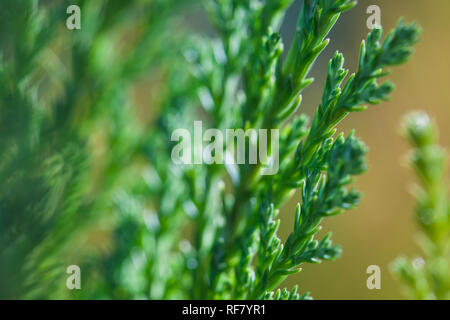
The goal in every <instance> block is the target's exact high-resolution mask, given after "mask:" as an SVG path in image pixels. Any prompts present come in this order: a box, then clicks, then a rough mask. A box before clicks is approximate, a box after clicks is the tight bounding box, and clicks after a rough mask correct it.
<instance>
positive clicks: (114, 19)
mask: <svg viewBox="0 0 450 320" xmlns="http://www.w3.org/2000/svg"><path fill="white" fill-rule="evenodd" d="M292 2H293V1H292V0H267V1H259V0H248V1H242V0H205V1H203V3H204V5H205V8H206V9H207V12H208V15H209V17H210V21H211V23H212V25H213V26H214V28H215V30H216V32H217V35H218V37H217V38H213V39H212V38H210V37H206V36H195V37H186V38H183V37H181V36H180V37H175V36H173V35H172V33H171V32H173V30H174V25H173V19H166V18H171V17H174V16H175V17H176V16H177V15H176V11H175V10H174V9H175V8H176V6H178V5H181V4H185V1H182V0H179V1H176V0H172V1H168V0H145V1H136V2H132V1H119V0H109V1H108V0H105V1H79V5H80V7H81V8H82V12H83V18H82V19H83V20H82V21H83V22H82V24H83V28H82V30H83V31H82V32H77V31H75V32H69V31H68V30H66V29H64V27H63V23H62V22H63V21H64V17H65V16H64V13H65V8H66V7H67V5H68V3H67V2H65V1H63V2H61V3H60V4H58V5H55V4H51V3H49V2H47V1H27V0H17V1H2V2H1V4H0V5H1V6H0V13H1V14H3V15H4V16H5V19H3V18H2V19H0V30H1V32H3V33H1V35H0V41H1V47H0V49H1V59H0V144H1V147H2V148H3V150H4V151H3V152H2V154H1V155H0V177H1V178H3V179H2V181H3V183H2V185H1V189H0V219H1V220H0V228H1V230H0V246H1V247H0V261H1V262H2V263H1V264H0V295H1V297H6V298H17V297H32V298H33V297H41V298H42V297H43V298H50V297H63V298H65V297H68V296H69V297H81V298H122V299H133V298H134V299H136V298H151V299H173V298H178V299H188V298H193V299H199V298H208V299H225V298H233V299H250V298H252V299H305V298H309V296H308V294H303V293H302V294H300V293H298V292H297V289H296V288H293V289H291V290H287V289H283V290H277V287H278V286H279V285H280V284H281V283H282V281H283V280H284V279H285V278H286V277H287V276H288V275H290V274H293V273H296V272H298V271H300V269H299V266H300V265H302V264H304V263H316V262H320V261H321V260H332V259H335V258H337V257H338V255H339V253H340V249H339V248H338V247H337V246H334V245H332V243H331V240H330V235H327V236H325V237H324V238H323V239H320V241H319V240H316V239H315V237H316V234H317V232H318V231H319V229H320V223H321V221H322V220H323V219H324V218H326V217H329V216H332V215H336V214H339V213H341V212H342V211H344V210H348V209H351V208H353V207H354V206H356V205H357V204H358V201H359V194H358V193H357V192H356V191H354V190H348V189H347V188H348V186H349V185H350V184H351V182H352V178H353V177H354V176H356V175H359V174H361V173H362V172H363V171H364V170H365V160H364V156H365V153H366V151H367V150H366V147H365V146H364V145H363V144H362V142H361V141H359V140H358V139H357V138H356V137H355V134H354V133H350V134H348V135H347V136H345V135H344V134H342V133H341V134H337V129H336V126H337V125H338V124H339V123H340V122H341V121H342V120H343V119H344V118H345V117H346V116H348V115H349V114H350V113H352V112H356V111H362V110H364V109H365V107H363V105H365V104H376V103H379V102H381V101H383V100H386V99H387V98H388V96H389V94H390V92H391V91H392V89H393V86H392V84H391V83H390V82H384V83H381V84H379V83H378V82H379V81H380V80H381V78H382V77H384V76H385V75H386V74H387V72H386V68H388V67H391V66H394V65H397V64H400V63H403V62H405V61H406V60H407V59H408V57H409V56H410V54H411V53H412V46H413V45H414V44H415V42H416V41H417V37H418V33H419V31H418V28H417V26H416V25H414V24H403V23H402V22H399V24H398V25H397V27H396V28H395V29H394V30H393V31H391V32H390V33H388V35H387V36H386V37H385V39H384V40H383V41H382V31H381V30H379V29H375V30H373V31H372V32H371V33H370V34H369V36H368V38H367V40H366V41H365V42H363V43H362V45H361V50H360V59H359V64H358V70H357V71H356V73H355V74H353V75H351V76H349V77H347V73H348V71H347V70H346V69H345V68H344V58H343V56H342V54H340V53H336V54H335V55H334V56H333V58H332V59H331V61H330V63H329V68H328V74H327V80H326V83H325V87H324V90H323V95H322V101H321V103H320V104H319V106H318V107H317V109H316V112H315V115H314V118H313V121H312V124H311V125H308V120H307V117H306V116H305V115H303V114H302V113H300V112H299V111H298V110H299V107H300V102H301V93H302V92H303V90H304V89H306V88H307V87H308V86H309V85H310V84H311V83H312V81H313V80H312V79H311V78H308V73H309V71H310V69H311V68H312V66H313V64H314V62H315V61H316V59H317V57H318V56H319V54H320V53H321V52H322V51H323V50H324V48H325V47H326V45H327V43H328V40H327V39H326V36H327V34H328V33H329V31H330V30H331V28H332V27H333V26H334V24H335V23H336V21H337V20H338V18H339V16H340V14H341V13H342V12H345V11H347V10H349V9H350V8H352V7H353V6H354V5H355V2H353V1H350V0H333V1H332V0H314V1H312V0H305V1H303V7H302V10H301V12H300V16H299V19H298V26H297V31H296V34H295V38H294V41H293V44H292V46H291V48H290V50H289V51H288V52H287V55H286V58H283V56H282V54H283V51H284V49H283V43H282V41H281V36H280V34H279V32H278V30H279V29H280V25H281V22H282V20H283V17H284V15H285V13H286V11H287V10H288V8H289V6H290V5H291V4H292ZM186 3H189V4H192V3H193V2H192V1H189V2H186ZM2 24H4V25H2ZM4 30H13V31H14V34H13V35H9V34H8V33H5V32H4ZM130 35H132V36H130ZM124 39H127V40H128V41H126V42H125V43H123V41H124ZM168 39H169V40H170V41H168ZM65 48H69V49H65ZM174 48H175V49H174ZM181 52H183V53H184V57H185V58H186V59H185V60H184V59H181ZM51 61H57V63H53V64H52V63H50V62H51ZM146 74H150V75H151V76H150V78H151V80H152V81H153V84H152V87H156V90H157V93H158V94H157V95H158V99H155V100H156V101H151V102H148V104H149V105H147V106H146V107H147V108H151V109H152V111H153V112H154V116H155V117H156V120H155V121H154V122H152V121H148V122H145V121H144V123H142V122H141V121H139V120H142V119H140V116H139V111H142V110H141V109H143V108H142V107H140V108H139V107H138V106H136V103H135V100H134V99H133V98H132V94H131V91H132V89H133V88H135V87H136V85H137V83H138V81H139V80H140V79H142V78H141V76H143V75H146ZM155 83H156V84H155ZM144 109H145V108H144ZM199 118H201V119H202V120H204V122H205V123H207V126H208V127H209V128H218V129H227V128H229V129H237V128H244V129H247V128H254V129H281V134H280V141H279V154H280V167H279V172H278V173H277V174H276V175H273V176H264V175H261V174H260V169H261V166H260V165H252V164H245V165H239V166H233V165H217V164H214V165H185V166H179V165H175V164H174V163H173V162H172V160H171V151H172V147H173V143H172V142H171V134H172V132H173V131H174V130H175V129H178V128H191V127H192V124H193V121H194V120H196V119H199ZM269 132H270V131H269ZM268 140H269V141H271V139H270V137H269V139H268ZM248 143H250V142H249V141H247V144H248ZM226 149H227V151H232V150H231V146H226ZM273 149H275V147H274V146H271V145H269V146H268V150H269V153H270V152H276V150H273ZM298 189H300V190H301V201H300V202H301V203H300V204H299V206H298V208H297V210H296V213H295V221H294V225H293V231H292V233H291V234H290V235H289V237H288V238H287V240H286V241H285V242H284V243H282V241H281V240H280V239H279V238H278V236H277V229H278V226H279V223H280V221H279V220H277V214H278V211H279V208H280V207H281V205H282V204H283V202H284V201H285V200H286V199H287V198H288V197H289V196H290V195H291V194H292V193H293V192H294V191H295V190H298ZM98 237H100V238H102V237H105V238H107V239H111V240H112V243H113V244H112V245H111V246H110V247H109V246H108V248H106V249H103V248H99V247H98V244H97V242H98ZM85 248H88V249H85ZM5 261H8V263H3V262H5ZM69 264H78V265H80V266H81V268H82V270H83V277H84V279H86V278H87V279H88V280H87V281H86V280H85V281H84V284H85V287H84V289H83V290H81V291H80V292H78V293H77V292H70V293H69V292H68V291H67V290H66V289H65V281H64V279H63V278H61V276H62V275H63V273H64V271H65V267H66V266H67V265H69ZM36 279H37V280H38V281H35V280H36Z"/></svg>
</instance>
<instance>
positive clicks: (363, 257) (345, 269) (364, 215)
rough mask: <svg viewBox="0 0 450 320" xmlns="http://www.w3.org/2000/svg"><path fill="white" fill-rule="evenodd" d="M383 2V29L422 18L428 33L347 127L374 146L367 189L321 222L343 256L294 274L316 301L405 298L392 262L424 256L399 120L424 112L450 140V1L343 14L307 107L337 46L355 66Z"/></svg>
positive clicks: (364, 181) (411, 1)
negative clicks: (385, 89) (375, 279)
mask: <svg viewBox="0 0 450 320" xmlns="http://www.w3.org/2000/svg"><path fill="white" fill-rule="evenodd" d="M372 4H376V5H378V6H379V7H380V8H381V23H382V26H383V28H384V29H385V30H388V29H391V28H393V27H394V26H395V24H396V22H397V21H398V19H399V18H400V17H404V19H405V21H408V22H409V21H417V22H418V23H419V24H420V25H421V27H422V29H423V34H422V39H421V41H420V43H419V44H418V45H417V47H416V52H415V54H414V55H413V57H412V59H411V60H410V61H409V62H408V63H407V64H405V65H403V66H401V67H397V68H395V69H394V70H393V73H392V75H391V76H389V78H390V79H391V80H392V81H393V82H394V83H395V84H396V87H397V88H396V90H395V91H394V93H393V95H392V99H391V101H389V102H387V103H383V104H381V105H379V106H374V107H371V108H369V109H368V110H367V111H365V112H362V113H359V114H353V115H352V116H351V117H350V118H348V119H346V120H345V121H344V122H343V124H342V125H341V127H340V128H341V129H343V130H344V131H345V132H348V131H349V130H351V129H356V133H357V135H358V136H359V137H361V138H362V140H363V141H365V143H366V144H367V145H368V146H369V148H370V152H369V154H368V160H369V171H368V172H367V173H366V174H364V175H363V176H361V177H360V178H358V181H357V182H356V186H357V187H358V189H359V190H361V191H362V192H363V193H364V198H363V201H362V203H361V205H360V206H359V207H358V208H357V209H355V210H353V211H351V212H349V213H346V214H343V215H340V216H337V217H333V218H331V219H328V220H326V221H325V222H324V223H323V231H324V232H328V231H330V230H332V231H333V239H334V241H335V242H336V243H339V244H341V245H342V247H343V250H344V252H343V256H342V258H341V259H339V260H337V261H334V262H324V263H322V264H320V265H305V266H304V268H303V271H302V272H301V273H299V274H298V275H296V276H295V277H293V278H292V279H290V280H289V284H290V285H293V284H298V285H299V286H300V289H301V290H310V291H311V294H312V296H313V297H315V298H316V299H402V298H404V296H403V295H402V291H401V287H400V285H399V283H398V282H397V281H396V280H395V279H393V277H392V275H391V273H390V271H389V266H390V264H391V262H392V261H393V260H394V259H395V258H396V257H397V256H398V255H400V254H407V255H408V256H410V257H416V256H420V254H421V251H420V248H418V246H417V245H416V244H415V237H416V236H417V232H418V230H417V228H416V225H415V221H414V216H413V214H414V202H413V199H412V197H411V194H410V190H411V185H412V184H413V183H414V175H413V173H412V172H411V170H410V169H409V168H408V166H407V154H408V151H409V149H408V145H407V143H406V142H405V140H404V139H403V138H402V136H401V135H400V125H401V122H402V120H403V118H404V116H405V115H406V114H408V113H409V112H411V111H413V110H425V111H426V112H428V113H429V114H430V116H431V117H432V118H433V119H434V120H435V121H436V123H437V124H438V126H439V128H440V142H441V144H442V145H443V146H444V147H446V148H447V149H449V146H450V128H449V120H450V78H449V74H450V59H449V57H448V55H449V54H448V52H450V51H449V50H450V42H449V40H450V20H449V19H448V13H449V12H450V1H446V0H435V1H423V0H396V1H392V0H384V1H368V0H360V1H358V5H357V6H356V7H355V8H354V9H353V10H351V11H349V12H347V13H345V14H344V15H343V16H342V17H341V19H340V20H339V22H338V23H337V25H336V27H335V28H334V30H333V31H332V33H331V34H330V36H329V38H330V39H331V40H332V41H331V42H330V45H329V47H328V48H327V49H326V51H325V52H324V54H323V55H322V56H321V57H320V59H319V60H318V62H317V64H316V66H315V68H314V71H313V76H314V77H315V79H316V81H315V83H314V84H313V86H312V87H311V88H309V89H307V90H306V91H305V92H304V103H303V108H304V110H305V111H306V112H307V113H309V114H312V111H313V110H314V108H315V107H316V106H317V103H318V101H320V95H321V89H322V87H323V84H324V81H325V75H326V68H327V62H328V60H329V59H330V57H331V56H332V54H333V53H334V52H335V51H336V50H339V51H341V52H343V54H344V56H345V58H346V66H347V67H348V68H350V71H353V70H355V67H356V63H357V54H358V50H359V45H360V41H361V39H363V38H364V37H365V36H366V34H367V32H368V29H367V26H366V21H367V18H368V17H369V15H368V14H367V13H366V10H367V7H368V6H370V5H372ZM299 7H300V6H299V1H298V2H297V3H296V4H295V5H294V7H293V8H292V10H291V11H290V15H289V17H288V19H287V20H286V22H285V24H284V26H283V34H284V36H285V39H286V41H289V39H290V38H291V36H292V31H293V30H295V16H296V14H297V11H298V9H299ZM298 199H299V197H298V196H296V198H294V199H292V200H291V201H290V202H289V203H288V204H287V205H286V206H285V208H284V209H283V210H282V213H281V216H282V227H281V228H282V232H283V233H284V234H286V233H287V232H289V228H290V226H289V222H290V221H293V215H292V213H293V212H294V208H295V204H296V203H297V201H298ZM369 265H378V266H380V268H381V277H382V280H381V289H380V290H369V289H367V287H366V280H367V277H368V276H369V275H368V274H366V269H367V267H368V266H369Z"/></svg>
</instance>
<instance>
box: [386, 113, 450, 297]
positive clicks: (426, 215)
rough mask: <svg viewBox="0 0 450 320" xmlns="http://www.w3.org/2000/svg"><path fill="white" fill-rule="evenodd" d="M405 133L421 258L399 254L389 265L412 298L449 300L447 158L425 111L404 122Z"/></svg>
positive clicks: (449, 239) (449, 207)
mask: <svg viewBox="0 0 450 320" xmlns="http://www.w3.org/2000/svg"><path fill="white" fill-rule="evenodd" d="M404 126H405V129H404V132H405V136H406V138H407V139H408V141H409V143H410V144H411V146H412V147H413V150H412V152H411V156H410V162H411V166H412V168H413V169H414V172H415V173H416V175H417V177H418V180H419V182H420V185H421V186H420V187H419V186H416V188H415V192H414V196H415V198H416V221H417V223H418V225H419V227H420V229H421V234H420V238H419V244H420V246H421V248H422V250H423V252H424V258H417V259H415V260H413V261H410V260H409V259H407V258H405V257H401V258H399V259H397V261H395V263H394V264H393V271H394V273H395V275H396V276H397V277H398V278H399V279H400V280H401V281H402V282H403V284H404V285H405V288H406V289H407V293H408V295H409V296H410V297H411V298H413V299H444V300H448V299H450V195H449V185H448V181H447V175H446V173H447V171H446V167H447V163H448V157H447V153H446V151H445V150H444V149H443V148H442V147H440V146H439V145H438V142H437V129H436V126H435V124H434V123H433V122H432V121H431V120H430V118H429V117H428V115H427V114H425V113H423V112H417V113H413V114H411V115H409V116H408V117H407V119H406V121H405V125H404Z"/></svg>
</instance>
